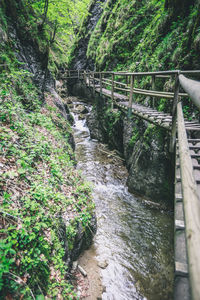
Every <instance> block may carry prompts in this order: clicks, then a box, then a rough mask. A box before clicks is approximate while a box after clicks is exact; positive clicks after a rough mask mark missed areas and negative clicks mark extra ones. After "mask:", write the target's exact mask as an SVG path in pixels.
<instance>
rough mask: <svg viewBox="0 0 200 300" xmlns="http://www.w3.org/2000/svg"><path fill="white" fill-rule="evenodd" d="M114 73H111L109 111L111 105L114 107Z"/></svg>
mask: <svg viewBox="0 0 200 300" xmlns="http://www.w3.org/2000/svg"><path fill="white" fill-rule="evenodd" d="M114 77H115V75H114V73H112V90H111V101H112V102H111V109H113V105H114V89H115V85H114Z"/></svg>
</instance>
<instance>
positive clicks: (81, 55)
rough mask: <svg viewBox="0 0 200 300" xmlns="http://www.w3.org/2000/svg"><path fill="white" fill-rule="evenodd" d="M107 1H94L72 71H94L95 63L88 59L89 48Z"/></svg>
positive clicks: (75, 53)
mask: <svg viewBox="0 0 200 300" xmlns="http://www.w3.org/2000/svg"><path fill="white" fill-rule="evenodd" d="M105 1H106V0H100V1H94V3H93V4H92V5H91V7H90V10H89V16H88V19H87V21H86V24H85V26H84V27H85V28H86V30H85V32H86V34H83V35H82V37H81V39H80V40H79V41H78V44H77V47H76V50H75V52H74V59H73V60H72V63H71V65H70V68H71V69H75V70H86V69H90V70H94V61H92V60H91V59H88V58H87V55H86V53H87V48H88V43H89V40H90V36H91V33H92V31H93V30H94V28H95V26H96V24H97V22H98V20H99V18H100V17H101V14H102V12H103V8H102V3H104V2H105Z"/></svg>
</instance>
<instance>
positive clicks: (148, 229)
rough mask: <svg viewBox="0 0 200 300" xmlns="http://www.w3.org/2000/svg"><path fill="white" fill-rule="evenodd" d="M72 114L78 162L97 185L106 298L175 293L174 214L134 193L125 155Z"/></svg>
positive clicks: (152, 299)
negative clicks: (92, 135)
mask: <svg viewBox="0 0 200 300" xmlns="http://www.w3.org/2000/svg"><path fill="white" fill-rule="evenodd" d="M74 105H77V103H75V104H74ZM74 116H75V120H76V122H75V126H74V135H75V141H76V159H77V161H78V168H79V169H81V170H82V172H83V174H84V175H85V176H86V178H87V180H88V181H90V182H92V183H93V185H94V193H93V196H94V200H95V203H96V214H97V225H98V230H97V234H96V237H95V239H94V245H95V248H96V253H97V260H98V261H99V265H100V266H101V267H102V270H101V273H102V283H103V286H104V287H105V292H104V293H103V295H102V299H103V300H105V299H109V300H112V299H113V300H122V299H126V300H127V299H148V300H161V299H162V300H163V299H172V298H173V297H172V288H173V214H172V213H171V212H168V211H163V210H162V209H161V207H159V206H158V205H156V204H154V203H153V202H149V201H146V200H145V199H142V198H139V197H137V196H134V195H133V194H130V193H129V192H128V189H127V186H126V180H127V175H128V174H127V170H126V168H125V167H124V165H123V160H122V159H121V158H120V157H118V156H117V155H116V154H115V153H113V152H110V151H109V150H108V148H107V147H106V145H103V144H100V143H99V142H98V141H96V140H92V139H90V135H89V130H88V128H87V126H86V121H85V120H78V115H76V114H75V115H74ZM152 201H153V200H152Z"/></svg>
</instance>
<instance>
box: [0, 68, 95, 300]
mask: <svg viewBox="0 0 200 300" xmlns="http://www.w3.org/2000/svg"><path fill="white" fill-rule="evenodd" d="M0 95H1V103H0V106H1V109H0V112H1V113H0V123H1V129H0V144H1V146H0V152H1V157H2V158H3V160H2V161H1V163H2V162H3V168H2V167H1V173H0V191H1V192H0V193H1V197H2V198H3V201H2V203H1V211H0V214H1V222H3V223H2V228H1V230H0V233H1V241H0V255H1V261H0V291H1V296H2V297H3V298H5V297H6V296H7V295H8V294H11V295H13V299H19V298H20V297H22V295H24V299H31V295H32V294H33V295H34V296H35V297H36V299H44V296H43V295H46V296H47V297H48V298H50V299H56V297H57V295H58V294H60V295H62V297H63V298H64V299H72V298H73V297H75V294H74V291H73V287H72V285H71V283H70V282H69V281H68V280H67V279H66V274H67V273H68V272H69V270H68V266H67V265H66V262H65V261H64V258H65V259H66V255H70V252H68V253H65V247H66V245H67V247H68V250H69V251H71V250H72V249H73V248H74V241H75V238H76V235H77V224H82V228H83V230H84V231H86V229H87V228H88V226H89V225H90V220H91V214H92V213H93V210H94V204H93V203H92V201H91V188H90V186H89V185H88V184H87V183H85V182H84V181H83V179H82V177H81V175H80V174H79V173H78V172H77V171H76V170H75V169H74V162H73V160H71V157H73V151H72V149H71V146H70V144H69V142H68V140H69V134H70V132H71V129H70V126H69V124H68V123H67V122H66V121H65V120H64V119H62V117H61V116H60V114H59V113H58V111H57V109H56V107H55V106H54V107H52V106H50V105H46V106H44V107H43V108H42V110H41V108H40V103H39V101H38V100H37V99H38V97H37V91H36V89H35V87H34V86H33V84H32V82H31V80H30V74H29V73H27V72H24V71H22V70H18V71H17V70H14V69H13V70H12V71H8V72H7V73H6V72H4V73H3V74H2V75H1V86H0ZM46 97H47V98H48V97H50V96H49V95H46ZM1 165H2V164H1ZM67 212H69V216H71V212H73V216H71V217H70V218H71V220H70V222H69V224H68V223H66V226H65V227H66V229H65V230H64V232H63V233H62V234H61V229H60V224H62V223H63V222H64V217H62V216H63V215H64V214H67V215H68V213H67ZM2 220H3V221H2ZM41 292H42V293H43V295H42V294H41Z"/></svg>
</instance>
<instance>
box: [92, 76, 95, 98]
mask: <svg viewBox="0 0 200 300" xmlns="http://www.w3.org/2000/svg"><path fill="white" fill-rule="evenodd" d="M92 75H93V93H95V80H94V76H95V73H94V72H93V73H92Z"/></svg>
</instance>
